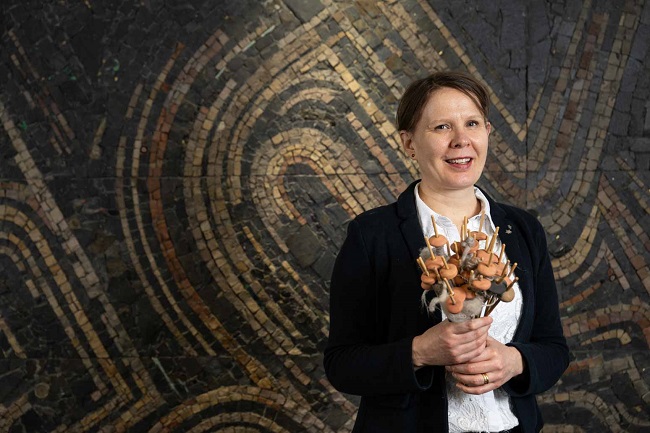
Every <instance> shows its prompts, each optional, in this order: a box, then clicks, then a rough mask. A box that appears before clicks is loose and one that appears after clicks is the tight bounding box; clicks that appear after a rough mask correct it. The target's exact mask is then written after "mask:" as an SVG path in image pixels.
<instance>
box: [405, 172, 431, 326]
mask: <svg viewBox="0 0 650 433" xmlns="http://www.w3.org/2000/svg"><path fill="white" fill-rule="evenodd" d="M418 182H419V181H415V182H413V183H412V184H411V185H409V187H408V188H407V189H406V190H405V191H404V192H403V193H402V194H401V195H400V196H399V198H398V199H397V213H398V216H399V218H400V219H401V220H402V221H401V222H400V225H399V229H400V231H401V233H402V237H403V238H404V242H405V243H406V245H407V247H408V250H409V253H410V255H411V263H412V264H413V267H412V268H413V277H412V278H413V280H414V283H413V287H414V289H413V290H416V289H417V290H418V296H419V295H421V294H422V289H421V288H420V274H421V271H420V267H419V266H418V265H417V258H418V257H419V255H420V251H421V250H422V248H425V247H426V243H425V241H424V236H423V234H422V227H421V226H420V220H419V218H418V211H417V207H416V205H415V186H416V184H417V183H418ZM409 278H411V277H409V276H405V279H407V280H409ZM409 285H410V283H409ZM417 317H418V322H417V323H418V329H419V331H420V332H424V331H425V330H427V329H428V328H430V327H431V326H433V325H435V324H436V323H438V322H440V320H441V319H442V316H441V314H440V309H439V308H437V309H436V311H435V313H434V314H428V312H427V311H426V310H425V309H420V310H419V312H418V315H417Z"/></svg>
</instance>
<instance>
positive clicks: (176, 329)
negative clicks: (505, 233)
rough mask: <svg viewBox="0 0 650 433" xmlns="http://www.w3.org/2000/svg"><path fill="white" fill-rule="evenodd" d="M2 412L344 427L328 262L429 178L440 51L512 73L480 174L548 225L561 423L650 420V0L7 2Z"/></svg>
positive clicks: (493, 94) (462, 62)
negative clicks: (422, 173) (420, 92)
mask: <svg viewBox="0 0 650 433" xmlns="http://www.w3.org/2000/svg"><path fill="white" fill-rule="evenodd" d="M1 12H2V17H3V27H2V37H1V39H0V47H1V49H0V77H2V82H3V86H2V88H1V89H0V125H1V127H0V349H1V350H2V356H0V431H7V432H12V433H13V432H72V431H74V432H77V431H79V432H81V431H101V432H109V431H110V432H113V431H114V432H122V431H129V432H171V431H174V432H200V431H233V432H234V431H242V432H245V431H269V432H283V431H287V432H293V431H296V432H297V431H313V432H334V431H336V432H339V431H341V432H345V431H351V428H352V425H353V419H354V416H355V413H356V410H357V405H358V401H359V400H358V397H355V396H350V395H344V394H341V393H339V392H337V391H336V390H334V389H333V388H332V386H331V385H330V384H329V383H328V382H327V380H326V379H325V377H324V372H323V367H322V355H321V353H322V349H323V347H324V345H325V342H326V338H327V329H328V320H329V317H328V311H327V309H328V302H329V300H328V284H329V274H330V272H331V268H332V266H333V261H334V258H335V256H336V252H337V251H338V248H339V247H340V245H341V243H342V242H343V239H344V236H345V228H346V225H347V223H348V221H349V220H350V219H351V218H353V217H354V216H355V215H356V214H358V213H360V212H363V211H364V210H367V209H371V208H373V207H376V206H380V205H383V204H386V203H389V202H391V201H393V200H394V199H395V197H396V196H397V195H398V194H399V192H400V191H402V190H403V189H404V188H405V187H406V185H408V184H409V183H410V182H411V181H412V180H413V179H415V178H417V176H418V174H417V167H415V166H414V165H413V163H412V162H411V160H410V158H408V157H407V156H406V155H404V154H403V152H402V151H401V149H400V145H399V136H398V132H397V131H396V130H395V126H394V112H395V109H396V105H397V101H398V99H399V97H400V95H401V94H402V92H403V91H404V89H405V87H406V86H407V85H408V83H409V82H410V81H412V80H413V79H415V78H418V77H420V76H423V75H425V74H426V73H427V72H428V71H432V70H440V69H447V68H450V69H463V70H467V71H469V72H471V73H473V74H475V75H476V76H477V77H478V78H479V79H480V80H482V81H483V82H484V83H485V84H486V85H487V87H488V89H489V90H490V99H491V103H492V106H491V107H490V110H491V115H490V118H491V122H492V124H493V126H494V133H493V134H492V136H491V140H492V141H491V153H490V156H489V160H488V164H487V166H486V172H485V174H484V176H483V178H482V179H481V181H480V184H481V185H482V186H484V187H485V188H486V189H487V190H488V191H489V192H490V193H491V194H492V195H494V196H495V197H497V198H499V199H502V200H504V201H508V202H510V203H513V204H515V205H518V206H520V207H523V208H526V209H528V210H529V211H530V212H532V213H533V214H535V215H536V216H537V217H538V218H539V220H540V221H541V222H542V224H543V225H544V227H545V229H546V232H547V241H548V244H549V249H550V252H551V255H552V259H553V266H554V270H555V273H556V277H557V280H558V290H559V295H560V302H561V304H560V308H561V312H562V318H563V325H564V329H565V332H566V335H567V337H568V339H569V343H570V345H571V348H572V351H573V356H574V359H573V361H572V363H571V365H570V367H569V370H568V371H567V373H566V374H565V375H564V377H563V378H562V379H561V381H560V382H559V383H558V384H557V385H556V386H555V387H554V388H553V389H552V390H551V391H549V392H547V393H545V394H543V395H542V396H540V397H539V401H540V403H541V406H542V411H543V412H544V415H545V419H546V422H547V425H546V427H545V429H544V431H545V432H588V431H603V432H605V431H611V432H618V431H626V432H641V431H646V430H647V429H648V428H650V424H649V423H648V421H647V420H648V419H649V418H650V413H649V412H650V404H649V403H650V402H649V401H648V395H650V394H649V393H648V387H649V386H650V383H649V382H648V374H647V371H648V368H650V366H649V365H648V362H649V361H648V360H649V359H650V357H648V350H649V346H650V310H649V306H648V305H649V300H650V268H649V265H650V258H649V257H650V255H649V254H648V252H649V251H650V239H648V234H647V228H648V227H650V216H649V214H648V209H649V208H650V206H649V204H650V194H649V192H650V189H649V188H650V187H649V185H650V104H649V103H648V102H647V101H648V100H650V94H649V93H650V78H649V77H650V62H649V61H648V59H649V57H648V54H649V53H648V50H649V48H650V6H649V5H648V4H647V2H645V1H643V0H624V1H619V2H605V1H600V0H589V1H577V0H565V1H555V0H553V1H548V2H510V1H501V0H500V1H497V2H492V3H490V4H489V5H488V3H486V2H479V1H475V0H464V1H458V2H442V1H437V0H429V1H427V0H385V1H377V2H371V1H365V0H364V1H356V2H342V1H335V0H310V1H298V0H269V1H265V2H257V1H251V0H242V1H237V2H235V1H226V2H209V1H202V0H196V1H191V2H172V3H170V2H160V1H155V0H154V1H142V2H122V3H114V2H104V1H94V0H84V1H82V2H76V3H75V2H49V3H48V2H45V3H39V4H32V3H29V4H26V3H24V2H17V1H13V2H11V1H10V2H4V3H3V5H2V9H1Z"/></svg>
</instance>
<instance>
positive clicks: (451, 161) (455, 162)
mask: <svg viewBox="0 0 650 433" xmlns="http://www.w3.org/2000/svg"><path fill="white" fill-rule="evenodd" d="M470 159H471V158H460V159H448V160H447V162H450V163H452V164H467V163H468V162H469V161H470Z"/></svg>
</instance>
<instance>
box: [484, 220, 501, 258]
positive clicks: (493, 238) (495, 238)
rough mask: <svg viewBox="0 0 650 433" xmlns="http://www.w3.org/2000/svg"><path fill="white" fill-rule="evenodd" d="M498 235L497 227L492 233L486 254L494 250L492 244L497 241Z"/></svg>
mask: <svg viewBox="0 0 650 433" xmlns="http://www.w3.org/2000/svg"><path fill="white" fill-rule="evenodd" d="M498 235H499V227H497V228H496V230H495V231H494V234H493V235H492V239H490V246H489V247H487V248H486V249H485V250H486V251H487V252H488V253H490V254H491V253H492V250H493V249H494V243H495V242H496V241H497V236H498Z"/></svg>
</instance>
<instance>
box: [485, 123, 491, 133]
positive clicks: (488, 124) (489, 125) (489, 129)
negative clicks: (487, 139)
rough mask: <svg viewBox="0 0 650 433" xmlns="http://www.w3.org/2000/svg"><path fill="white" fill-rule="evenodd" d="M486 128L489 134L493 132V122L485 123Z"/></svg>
mask: <svg viewBox="0 0 650 433" xmlns="http://www.w3.org/2000/svg"><path fill="white" fill-rule="evenodd" d="M485 128H486V129H487V133H488V135H490V133H491V132H492V124H491V123H490V122H486V123H485Z"/></svg>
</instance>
